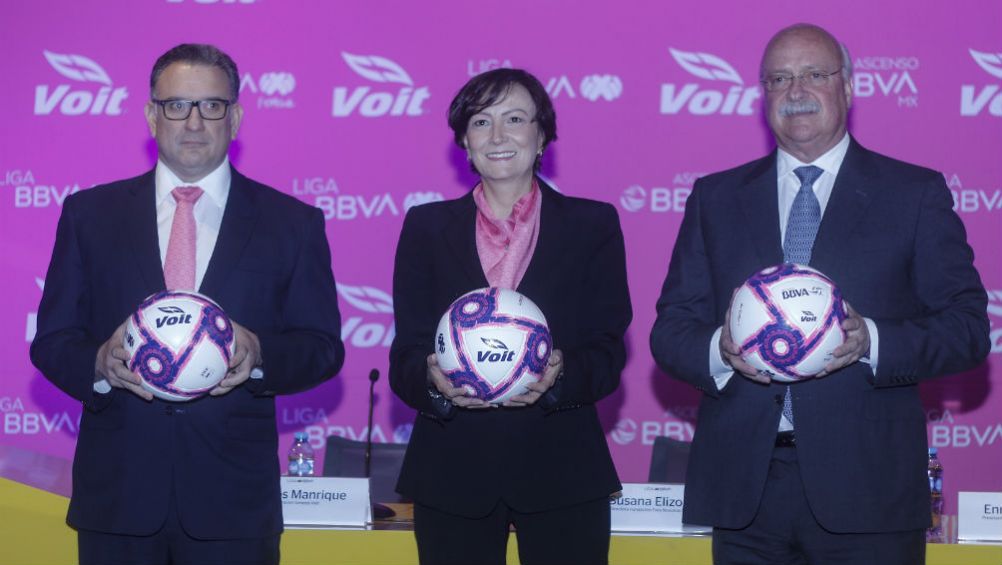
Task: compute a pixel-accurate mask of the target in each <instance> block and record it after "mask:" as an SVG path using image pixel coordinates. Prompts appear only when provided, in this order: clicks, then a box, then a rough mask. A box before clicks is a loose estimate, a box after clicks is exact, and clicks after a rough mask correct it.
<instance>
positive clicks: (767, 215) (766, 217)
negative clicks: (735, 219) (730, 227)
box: [738, 151, 783, 265]
mask: <svg viewBox="0 0 1002 565" xmlns="http://www.w3.org/2000/svg"><path fill="white" fill-rule="evenodd" d="M738 200H739V202H740V204H739V205H740V207H741V212H742V214H743V215H744V221H745V225H744V229H742V230H740V232H739V233H741V234H742V235H741V237H746V236H747V237H748V238H750V239H751V241H752V245H753V246H754V247H755V251H756V253H757V254H758V256H759V259H760V261H761V263H762V264H763V265H776V264H778V263H782V262H783V242H782V241H781V240H780V235H779V194H778V189H777V188H776V152H775V151H773V152H772V153H771V154H769V155H768V156H767V157H765V158H763V159H761V160H760V161H759V162H758V164H757V165H756V166H755V167H753V169H752V171H751V172H750V173H749V174H748V176H747V177H746V178H745V185H744V187H742V189H741V194H740V196H739V198H738Z"/></svg>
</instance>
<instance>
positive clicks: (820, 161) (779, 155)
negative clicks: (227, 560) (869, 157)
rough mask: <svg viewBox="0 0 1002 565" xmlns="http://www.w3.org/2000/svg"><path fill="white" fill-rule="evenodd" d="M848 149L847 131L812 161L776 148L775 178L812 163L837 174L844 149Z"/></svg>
mask: <svg viewBox="0 0 1002 565" xmlns="http://www.w3.org/2000/svg"><path fill="white" fill-rule="evenodd" d="M848 150H849V133H848V132H846V134H845V136H843V137H842V140H841V141H839V142H838V143H836V144H835V146H834V147H832V148H831V149H829V150H828V151H826V152H825V153H824V154H823V155H821V156H820V157H818V158H817V159H815V160H814V161H813V162H812V163H804V162H801V161H800V159H797V158H796V157H794V156H793V155H790V154H789V153H787V152H786V151H783V150H782V149H780V148H777V150H776V175H777V178H783V177H784V176H785V175H788V174H791V173H793V170H794V169H796V168H797V167H803V166H806V165H814V166H815V167H821V169H822V170H824V171H825V172H826V173H831V175H832V176H838V170H839V168H840V167H841V166H842V161H843V160H844V159H845V154H846V151H848Z"/></svg>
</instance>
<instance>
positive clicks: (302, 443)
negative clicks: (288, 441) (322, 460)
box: [289, 432, 313, 477]
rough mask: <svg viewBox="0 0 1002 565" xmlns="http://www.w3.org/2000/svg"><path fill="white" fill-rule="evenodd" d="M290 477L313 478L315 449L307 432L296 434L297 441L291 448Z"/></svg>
mask: <svg viewBox="0 0 1002 565" xmlns="http://www.w3.org/2000/svg"><path fill="white" fill-rule="evenodd" d="M289 476H290V477H312V476H313V448H312V447H310V441H309V436H307V435H306V432H296V435H295V441H293V443H292V447H290V448H289Z"/></svg>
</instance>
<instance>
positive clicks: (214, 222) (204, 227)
mask: <svg viewBox="0 0 1002 565" xmlns="http://www.w3.org/2000/svg"><path fill="white" fill-rule="evenodd" d="M230 176H231V173H230V161H229V158H224V159H223V162H222V163H221V164H220V165H219V166H218V167H216V168H215V169H214V170H213V171H212V172H211V173H209V174H208V175H206V176H205V177H203V178H202V179H201V180H198V181H196V182H184V181H182V180H181V179H180V178H178V176H177V175H175V174H174V171H171V170H170V168H168V167H167V165H165V164H164V162H163V161H159V160H158V161H157V168H156V174H155V178H156V181H155V182H156V205H157V237H158V239H159V243H160V266H161V267H162V266H163V264H164V261H166V259H167V242H169V241H170V229H171V225H172V224H173V222H174V211H175V210H176V209H177V202H176V201H175V200H174V197H173V196H171V191H172V190H174V189H175V188H177V187H179V186H197V187H198V188H201V189H202V192H203V194H202V196H201V197H200V198H199V199H198V202H196V203H195V210H194V214H195V288H196V289H198V287H200V286H201V285H202V278H203V277H205V271H206V270H207V269H208V268H209V259H211V258H212V250H213V249H215V247H216V239H217V238H218V237H219V227H220V226H221V225H222V224H223V210H225V209H226V199H227V198H228V197H229V195H230ZM255 378H260V376H257V375H256V376H255ZM94 391H95V392H98V393H101V394H107V393H109V392H111V384H109V383H108V381H107V380H106V379H101V380H98V381H95V382H94Z"/></svg>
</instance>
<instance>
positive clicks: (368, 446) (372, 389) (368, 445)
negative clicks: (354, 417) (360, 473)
mask: <svg viewBox="0 0 1002 565" xmlns="http://www.w3.org/2000/svg"><path fill="white" fill-rule="evenodd" d="M378 380H379V369H373V370H371V371H369V426H368V427H367V428H366V432H365V478H367V479H368V478H369V477H371V476H372V411H373V408H375V406H376V381H378Z"/></svg>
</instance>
